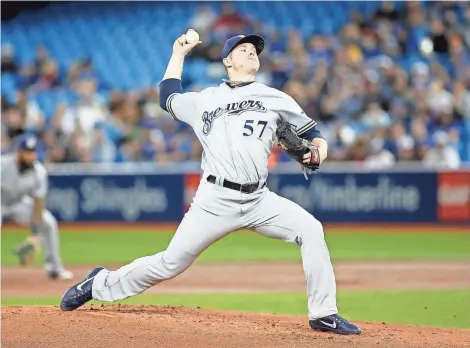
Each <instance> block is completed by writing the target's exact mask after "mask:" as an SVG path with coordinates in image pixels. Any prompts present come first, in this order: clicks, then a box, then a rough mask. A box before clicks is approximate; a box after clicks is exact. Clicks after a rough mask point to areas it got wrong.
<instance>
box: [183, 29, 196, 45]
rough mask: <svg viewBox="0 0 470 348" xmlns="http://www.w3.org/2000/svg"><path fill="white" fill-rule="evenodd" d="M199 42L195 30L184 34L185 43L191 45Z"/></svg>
mask: <svg viewBox="0 0 470 348" xmlns="http://www.w3.org/2000/svg"><path fill="white" fill-rule="evenodd" d="M197 41H199V34H198V33H197V31H196V30H194V29H189V30H188V32H187V33H186V42H187V43H189V44H190V43H193V42H197Z"/></svg>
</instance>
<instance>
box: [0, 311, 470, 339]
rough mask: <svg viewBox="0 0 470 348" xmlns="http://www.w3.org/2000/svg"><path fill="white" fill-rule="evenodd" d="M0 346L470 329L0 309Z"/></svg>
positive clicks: (434, 335)
mask: <svg viewBox="0 0 470 348" xmlns="http://www.w3.org/2000/svg"><path fill="white" fill-rule="evenodd" d="M2 326H3V328H2V329H3V330H2V331H3V332H2V347H4V348H25V347H28V348H51V347H54V348H61V347H67V348H70V347H94V348H100V347H106V348H109V347H112V348H133V347H139V348H147V347H148V348H155V347H160V348H162V347H194V348H197V347H204V348H211V347H217V348H220V347H250V348H252V347H269V348H275V347H286V348H293V347H322V348H332V347H338V348H340V347H341V348H343V347H350V348H353V347H361V348H365V347H394V348H397V347H403V348H405V347H406V348H410V347H426V348H431V347H439V348H442V347H470V344H469V343H465V342H468V337H470V330H453V329H439V328H427V327H415V326H405V325H389V324H381V323H360V326H361V328H362V329H363V334H362V335H360V336H354V337H353V336H338V335H332V334H328V333H320V332H314V331H312V330H310V329H309V328H308V324H307V320H306V318H302V317H296V316H286V315H269V314H254V313H241V312H229V311H212V310H203V309H192V308H181V307H154V306H102V307H100V308H93V307H87V308H85V309H81V310H78V311H75V312H61V311H60V310H59V309H57V308H53V307H6V308H2Z"/></svg>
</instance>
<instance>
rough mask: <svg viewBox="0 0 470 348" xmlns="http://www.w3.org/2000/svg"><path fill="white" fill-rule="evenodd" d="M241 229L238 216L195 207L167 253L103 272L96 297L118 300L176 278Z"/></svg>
mask: <svg viewBox="0 0 470 348" xmlns="http://www.w3.org/2000/svg"><path fill="white" fill-rule="evenodd" d="M239 227H240V220H239V217H238V216H233V217H231V216H217V215H214V214H212V213H209V212H207V211H205V210H203V209H202V208H200V207H198V206H197V205H194V204H193V205H192V206H191V208H190V210H189V211H188V213H186V215H185V217H184V218H183V220H182V221H181V224H180V225H179V227H178V229H177V230H176V233H175V235H174V236H173V239H172V240H171V242H170V244H169V245H168V248H167V249H166V250H164V251H162V252H159V253H157V254H155V255H151V256H145V257H141V258H139V259H137V260H135V261H134V262H132V263H130V264H128V265H126V266H123V267H121V268H119V269H118V270H116V271H112V272H110V271H108V270H102V271H100V272H99V273H98V274H97V276H96V277H95V279H94V281H93V298H94V299H97V300H101V301H118V300H122V299H125V298H127V297H130V296H135V295H137V294H139V293H141V292H143V291H145V290H146V289H148V288H149V287H151V286H153V285H156V284H158V283H160V282H161V281H164V280H167V279H171V278H174V277H176V276H177V275H178V274H180V273H182V272H184V271H185V270H186V269H187V268H188V267H189V266H190V265H191V264H192V263H193V262H194V261H195V260H196V258H197V257H198V256H199V255H200V254H201V253H202V252H203V251H204V250H205V249H206V248H207V247H209V246H210V245H211V244H213V243H215V242H216V241H217V240H219V239H220V238H222V237H224V236H225V235H227V234H228V233H230V232H232V231H234V230H237V229H238V228H239ZM136 242H137V243H138V241H136Z"/></svg>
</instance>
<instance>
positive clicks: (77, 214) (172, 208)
mask: <svg viewBox="0 0 470 348" xmlns="http://www.w3.org/2000/svg"><path fill="white" fill-rule="evenodd" d="M183 197H184V175H182V174H178V175H151V174H148V175H50V176H49V194H48V197H47V206H48V208H49V209H50V210H51V212H52V213H53V214H54V216H55V217H56V218H57V219H58V220H59V221H113V222H118V221H126V222H134V221H139V222H153V221H155V222H170V221H179V220H180V219H181V218H182V217H183V208H184V202H183Z"/></svg>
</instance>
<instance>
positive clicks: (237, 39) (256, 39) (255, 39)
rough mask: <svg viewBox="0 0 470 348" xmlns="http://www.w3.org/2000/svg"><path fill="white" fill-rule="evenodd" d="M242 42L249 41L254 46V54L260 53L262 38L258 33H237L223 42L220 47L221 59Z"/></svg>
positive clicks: (261, 50)
mask: <svg viewBox="0 0 470 348" xmlns="http://www.w3.org/2000/svg"><path fill="white" fill-rule="evenodd" d="M243 43H251V44H253V46H255V48H256V54H258V55H259V54H260V53H261V52H263V49H264V39H263V38H262V37H261V36H259V35H254V34H253V35H246V36H245V35H237V36H234V37H231V38H230V39H228V40H227V41H226V42H225V46H224V48H223V49H222V59H223V58H227V56H228V55H229V54H230V52H232V51H233V49H234V48H235V47H237V46H238V45H241V44H243Z"/></svg>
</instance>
